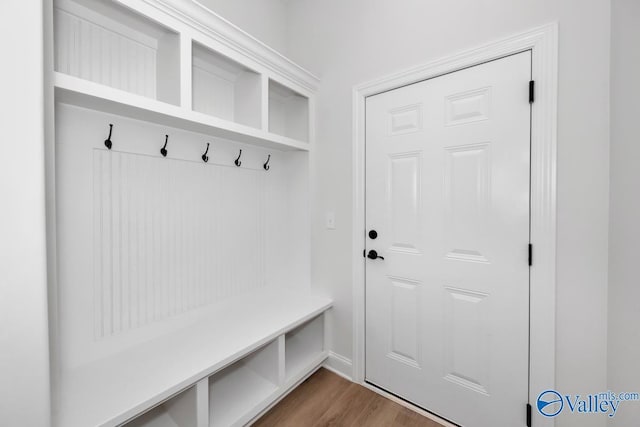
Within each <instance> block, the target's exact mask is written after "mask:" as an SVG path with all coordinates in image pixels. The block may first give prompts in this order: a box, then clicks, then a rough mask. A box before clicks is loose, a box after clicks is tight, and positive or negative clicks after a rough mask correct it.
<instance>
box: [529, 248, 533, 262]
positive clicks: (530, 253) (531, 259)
mask: <svg viewBox="0 0 640 427" xmlns="http://www.w3.org/2000/svg"><path fill="white" fill-rule="evenodd" d="M532 265H533V245H532V244H531V243H529V266H532Z"/></svg>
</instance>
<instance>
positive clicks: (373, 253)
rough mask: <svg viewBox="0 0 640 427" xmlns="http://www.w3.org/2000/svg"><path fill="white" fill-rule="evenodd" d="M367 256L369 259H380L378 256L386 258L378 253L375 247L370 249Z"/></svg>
mask: <svg viewBox="0 0 640 427" xmlns="http://www.w3.org/2000/svg"><path fill="white" fill-rule="evenodd" d="M367 258H369V259H378V258H380V259H384V257H383V256H380V255H378V252H376V251H375V250H373V249H371V250H370V251H369V253H368V254H367Z"/></svg>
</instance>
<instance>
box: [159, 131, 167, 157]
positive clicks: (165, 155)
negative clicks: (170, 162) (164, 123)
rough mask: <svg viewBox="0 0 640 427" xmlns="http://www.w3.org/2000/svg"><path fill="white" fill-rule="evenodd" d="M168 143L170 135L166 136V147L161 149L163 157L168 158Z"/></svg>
mask: <svg viewBox="0 0 640 427" xmlns="http://www.w3.org/2000/svg"><path fill="white" fill-rule="evenodd" d="M167 142H169V135H165V139H164V146H163V147H162V148H161V149H160V154H162V157H167Z"/></svg>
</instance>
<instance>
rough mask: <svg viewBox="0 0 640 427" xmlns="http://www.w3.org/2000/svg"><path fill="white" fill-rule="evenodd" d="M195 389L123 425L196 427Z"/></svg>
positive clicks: (128, 426)
mask: <svg viewBox="0 0 640 427" xmlns="http://www.w3.org/2000/svg"><path fill="white" fill-rule="evenodd" d="M196 414H197V411H196V388H195V387H190V388H189V389H187V390H186V391H184V392H182V393H180V394H178V395H177V396H174V397H172V398H171V399H169V400H167V401H166V402H164V403H163V404H161V405H159V406H156V407H155V408H153V409H151V410H149V411H148V412H145V413H144V414H142V415H140V416H139V417H137V418H135V419H134V420H132V421H130V422H128V423H126V424H125V426H126V427H197V418H196Z"/></svg>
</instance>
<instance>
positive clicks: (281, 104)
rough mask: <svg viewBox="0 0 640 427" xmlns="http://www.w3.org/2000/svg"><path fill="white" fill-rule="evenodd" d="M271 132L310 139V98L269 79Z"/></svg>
mask: <svg viewBox="0 0 640 427" xmlns="http://www.w3.org/2000/svg"><path fill="white" fill-rule="evenodd" d="M269 132H271V133H275V134H278V135H282V136H286V137H288V138H293V139H296V140H299V141H304V142H308V141H309V99H308V98H307V97H305V96H303V95H301V94H299V93H298V92H295V91H293V90H291V89H289V88H287V87H285V86H283V85H281V84H280V83H277V82H275V81H273V80H269Z"/></svg>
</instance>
